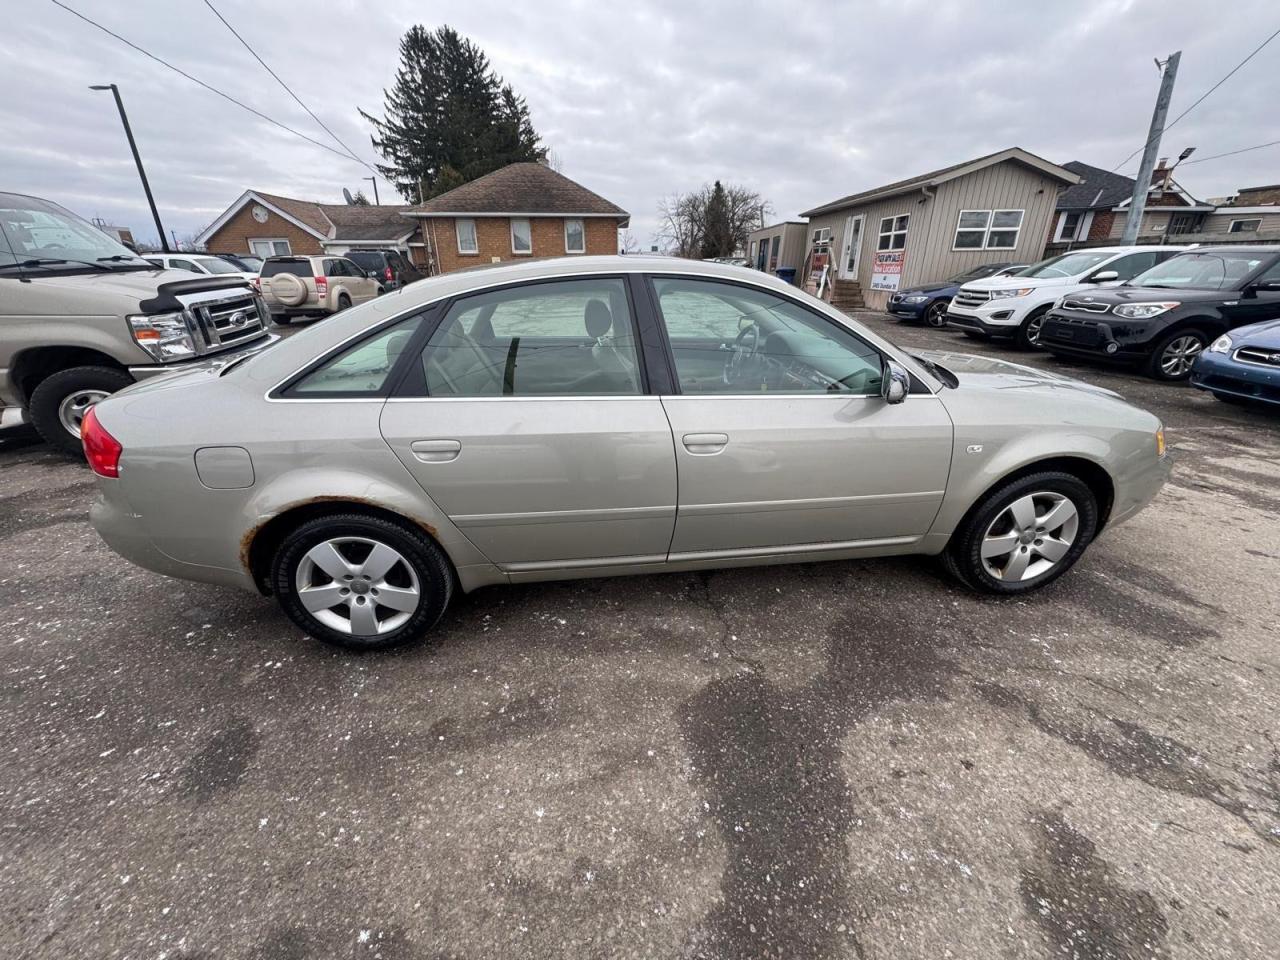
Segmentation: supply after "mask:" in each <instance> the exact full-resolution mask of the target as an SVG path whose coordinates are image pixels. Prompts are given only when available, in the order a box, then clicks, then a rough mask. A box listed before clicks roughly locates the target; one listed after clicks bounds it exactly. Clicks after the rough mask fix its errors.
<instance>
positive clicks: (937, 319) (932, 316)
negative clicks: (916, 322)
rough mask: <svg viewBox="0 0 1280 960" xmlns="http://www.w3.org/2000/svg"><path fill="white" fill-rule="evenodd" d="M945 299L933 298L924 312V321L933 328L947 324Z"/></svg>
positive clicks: (946, 302)
mask: <svg viewBox="0 0 1280 960" xmlns="http://www.w3.org/2000/svg"><path fill="white" fill-rule="evenodd" d="M948 302H949V301H947V300H935V301H933V303H931V304H929V309H928V310H926V311H925V312H924V322H925V323H927V324H928V325H929V326H931V327H934V328H941V327H945V326H946V325H947V304H948Z"/></svg>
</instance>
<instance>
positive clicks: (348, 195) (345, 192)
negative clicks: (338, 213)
mask: <svg viewBox="0 0 1280 960" xmlns="http://www.w3.org/2000/svg"><path fill="white" fill-rule="evenodd" d="M342 195H343V196H344V197H346V199H347V203H355V202H356V201H355V198H354V197H353V196H351V191H350V190H348V189H347V188H346V187H343V188H342Z"/></svg>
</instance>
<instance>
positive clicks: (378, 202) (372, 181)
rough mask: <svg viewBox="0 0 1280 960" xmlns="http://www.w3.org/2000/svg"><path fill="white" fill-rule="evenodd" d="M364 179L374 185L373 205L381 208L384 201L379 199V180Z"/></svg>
mask: <svg viewBox="0 0 1280 960" xmlns="http://www.w3.org/2000/svg"><path fill="white" fill-rule="evenodd" d="M364 179H366V180H368V181H369V182H370V183H372V184H373V205H374V206H375V207H380V206H382V201H381V200H379V199H378V178H377V177H365V178H364Z"/></svg>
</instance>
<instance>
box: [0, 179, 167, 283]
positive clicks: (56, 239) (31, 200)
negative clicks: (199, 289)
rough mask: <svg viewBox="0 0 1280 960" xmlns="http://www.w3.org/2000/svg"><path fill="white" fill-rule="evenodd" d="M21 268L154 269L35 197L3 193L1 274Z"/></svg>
mask: <svg viewBox="0 0 1280 960" xmlns="http://www.w3.org/2000/svg"><path fill="white" fill-rule="evenodd" d="M31 261H35V262H34V263H33V262H31ZM17 265H21V266H22V268H23V269H24V270H65V269H67V268H68V267H70V268H72V269H83V267H84V266H89V267H92V268H95V269H128V270H136V269H138V268H140V267H141V268H145V269H147V270H150V269H152V266H151V264H149V263H147V261H145V260H143V259H142V258H141V257H139V256H138V255H137V254H135V253H133V251H131V250H130V249H129V248H128V247H126V246H124V245H123V244H122V243H119V242H118V241H116V240H115V239H114V238H112V237H110V236H108V235H107V234H105V233H103V232H102V231H101V230H99V229H98V228H97V227H95V226H94V225H93V224H91V223H89V222H88V221H87V220H82V219H81V218H80V217H77V216H76V215H75V214H74V213H72V212H71V211H70V210H64V209H63V208H62V207H60V206H58V205H57V204H56V203H49V202H48V201H47V200H38V199H36V198H35V197H24V196H20V195H18V194H12V193H0V270H3V269H5V268H6V267H9V268H12V267H15V266H17Z"/></svg>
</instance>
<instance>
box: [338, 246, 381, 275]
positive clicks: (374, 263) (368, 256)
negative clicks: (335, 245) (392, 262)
mask: <svg viewBox="0 0 1280 960" xmlns="http://www.w3.org/2000/svg"><path fill="white" fill-rule="evenodd" d="M345 256H346V258H347V259H348V260H354V261H355V262H356V263H358V264H360V266H362V267H364V268H365V269H366V270H371V269H373V268H374V267H380V266H382V254H380V253H370V252H369V251H367V250H366V251H365V252H364V253H357V252H356V251H354V250H348V251H347V252H346V254H345Z"/></svg>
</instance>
